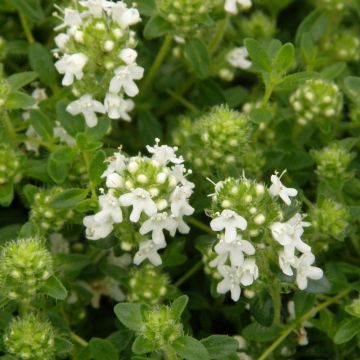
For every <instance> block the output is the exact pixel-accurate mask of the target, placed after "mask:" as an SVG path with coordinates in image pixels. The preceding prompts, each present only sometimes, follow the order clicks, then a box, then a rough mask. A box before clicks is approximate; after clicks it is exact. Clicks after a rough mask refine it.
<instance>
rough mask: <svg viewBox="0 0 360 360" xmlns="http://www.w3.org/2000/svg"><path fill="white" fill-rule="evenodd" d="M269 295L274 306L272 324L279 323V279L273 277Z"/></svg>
mask: <svg viewBox="0 0 360 360" xmlns="http://www.w3.org/2000/svg"><path fill="white" fill-rule="evenodd" d="M269 291H270V295H271V298H272V302H273V307H274V320H273V324H275V325H279V324H280V322H281V288H280V283H279V280H278V279H276V278H274V279H273V281H272V282H271V285H270V288H269Z"/></svg>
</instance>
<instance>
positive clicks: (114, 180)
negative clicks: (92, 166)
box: [106, 172, 124, 189]
mask: <svg viewBox="0 0 360 360" xmlns="http://www.w3.org/2000/svg"><path fill="white" fill-rule="evenodd" d="M123 182H124V180H123V178H122V177H121V176H120V175H119V174H117V173H116V172H113V173H111V174H109V175H108V176H107V177H106V186H107V187H108V188H110V189H117V188H119V187H120V186H121V185H122V184H123Z"/></svg>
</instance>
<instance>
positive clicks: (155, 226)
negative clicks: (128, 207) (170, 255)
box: [139, 212, 178, 244]
mask: <svg viewBox="0 0 360 360" xmlns="http://www.w3.org/2000/svg"><path fill="white" fill-rule="evenodd" d="M177 225H178V224H177V222H176V220H175V219H174V218H173V217H171V216H169V215H168V214H167V213H166V212H162V213H159V214H156V215H153V216H152V217H151V218H150V219H148V220H146V221H145V222H144V223H143V224H142V225H141V228H140V230H139V232H140V234H141V235H145V234H147V233H149V232H151V233H152V235H151V237H152V240H153V241H154V243H155V244H164V243H165V235H164V233H163V231H164V230H167V231H169V233H170V235H171V236H174V235H175V232H176V229H177Z"/></svg>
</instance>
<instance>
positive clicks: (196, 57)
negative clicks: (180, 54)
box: [185, 38, 210, 79]
mask: <svg viewBox="0 0 360 360" xmlns="http://www.w3.org/2000/svg"><path fill="white" fill-rule="evenodd" d="M185 53H186V56H187V58H188V60H189V62H190V66H191V68H192V70H193V71H194V73H195V75H196V76H198V77H199V78H200V79H205V78H207V77H208V75H209V71H210V55H209V52H208V50H207V47H206V46H205V45H204V43H203V42H202V41H201V40H200V39H198V38H189V39H187V40H186V43H185Z"/></svg>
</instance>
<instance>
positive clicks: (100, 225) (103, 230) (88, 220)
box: [83, 215, 113, 240]
mask: <svg viewBox="0 0 360 360" xmlns="http://www.w3.org/2000/svg"><path fill="white" fill-rule="evenodd" d="M83 224H84V226H85V227H86V237H87V238H88V239H89V240H98V239H103V238H105V237H107V236H108V235H109V234H110V233H111V231H112V229H113V223H112V222H111V221H107V222H99V221H96V220H95V215H89V216H85V217H84V219H83Z"/></svg>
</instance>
